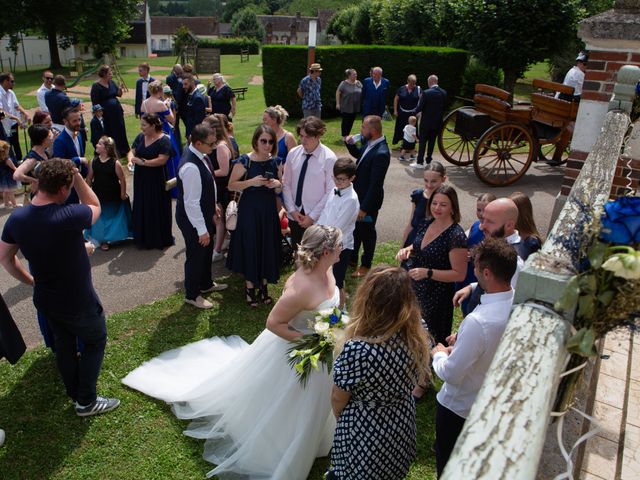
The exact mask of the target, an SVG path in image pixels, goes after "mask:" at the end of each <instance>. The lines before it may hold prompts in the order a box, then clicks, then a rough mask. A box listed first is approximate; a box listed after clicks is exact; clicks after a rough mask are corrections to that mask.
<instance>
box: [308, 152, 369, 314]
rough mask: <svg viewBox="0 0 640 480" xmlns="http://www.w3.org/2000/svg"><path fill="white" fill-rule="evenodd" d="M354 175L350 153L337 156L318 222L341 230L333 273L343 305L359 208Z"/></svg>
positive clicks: (354, 170)
mask: <svg viewBox="0 0 640 480" xmlns="http://www.w3.org/2000/svg"><path fill="white" fill-rule="evenodd" d="M354 178H356V162H354V161H353V160H352V159H351V158H350V157H340V158H338V159H337V160H336V162H335V164H334V165H333V181H334V182H335V184H336V188H335V189H334V190H333V192H332V193H331V194H330V195H329V198H328V199H327V203H326V204H325V206H324V209H323V210H322V213H321V214H320V218H319V219H318V222H317V223H318V224H319V225H326V226H328V227H337V228H339V229H340V230H342V252H341V253H340V261H339V262H338V263H335V264H334V265H333V276H334V277H335V278H336V285H337V287H338V288H339V289H340V306H343V305H344V301H345V295H344V277H345V275H346V273H347V267H348V266H349V259H350V258H351V251H352V250H353V231H354V230H355V228H356V220H357V218H358V211H359V210H360V202H359V201H358V194H357V193H356V192H355V190H354V189H353V184H352V182H353V179H354Z"/></svg>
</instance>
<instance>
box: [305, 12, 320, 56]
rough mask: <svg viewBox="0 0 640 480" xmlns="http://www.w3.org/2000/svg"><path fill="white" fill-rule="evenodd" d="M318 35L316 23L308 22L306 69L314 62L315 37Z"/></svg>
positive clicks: (314, 21)
mask: <svg viewBox="0 0 640 480" xmlns="http://www.w3.org/2000/svg"><path fill="white" fill-rule="evenodd" d="M317 33H318V21H317V20H309V51H308V53H307V67H309V66H311V64H312V63H314V62H315V61H316V36H317Z"/></svg>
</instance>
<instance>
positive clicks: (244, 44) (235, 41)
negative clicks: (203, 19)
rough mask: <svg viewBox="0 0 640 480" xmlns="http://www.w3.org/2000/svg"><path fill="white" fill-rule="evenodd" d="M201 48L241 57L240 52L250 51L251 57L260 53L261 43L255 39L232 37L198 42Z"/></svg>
mask: <svg viewBox="0 0 640 480" xmlns="http://www.w3.org/2000/svg"><path fill="white" fill-rule="evenodd" d="M198 47H200V48H219V49H220V54H221V55H234V54H235V55H240V50H244V49H247V48H248V49H249V53H250V54H251V55H258V54H259V53H260V42H258V40H256V39H255V38H247V37H231V38H216V39H215V40H212V39H206V38H205V39H202V40H200V41H199V42H198Z"/></svg>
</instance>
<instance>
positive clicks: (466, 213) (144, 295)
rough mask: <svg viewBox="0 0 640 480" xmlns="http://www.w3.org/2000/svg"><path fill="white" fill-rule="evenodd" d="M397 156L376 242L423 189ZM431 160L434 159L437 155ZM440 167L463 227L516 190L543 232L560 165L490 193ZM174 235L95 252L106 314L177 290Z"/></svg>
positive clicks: (30, 324) (14, 295)
mask: <svg viewBox="0 0 640 480" xmlns="http://www.w3.org/2000/svg"><path fill="white" fill-rule="evenodd" d="M396 154H397V153H396V152H394V158H393V159H392V161H391V167H390V168H389V172H388V173H387V177H386V180H385V201H384V205H383V207H382V210H381V212H380V215H379V217H378V224H377V225H378V228H377V230H378V241H379V242H386V241H390V240H398V241H399V240H400V238H401V236H402V230H403V228H404V226H405V224H406V222H407V220H408V217H409V213H410V210H411V204H410V201H409V194H410V193H411V191H412V190H414V189H415V188H420V187H421V186H422V171H421V170H416V171H413V170H412V169H411V168H409V167H408V166H407V165H406V164H404V163H400V162H398V161H397V160H396V158H395V155H396ZM435 157H436V159H438V155H436V156H435ZM443 163H444V164H445V165H446V166H447V173H448V176H449V181H450V183H451V184H453V185H454V186H455V187H456V190H457V192H458V196H459V200H460V205H461V210H462V222H461V224H462V226H463V228H465V229H467V228H469V226H470V225H471V223H473V221H475V219H476V217H475V207H476V202H475V199H476V197H477V196H478V195H480V194H481V193H484V192H487V191H492V192H493V193H494V194H495V195H496V196H498V197H500V196H506V195H509V194H510V193H512V192H514V191H521V192H524V193H526V194H527V195H529V197H530V198H531V200H532V203H533V206H534V216H535V220H536V223H537V225H538V228H539V229H540V231H541V232H540V233H542V234H543V235H545V234H546V233H547V228H548V226H549V220H550V216H551V212H552V210H553V204H554V199H555V196H556V194H557V193H558V192H559V190H560V185H561V183H562V173H563V167H549V166H547V165H546V164H533V165H532V167H531V168H530V170H529V171H528V172H527V173H526V175H525V176H524V177H523V178H522V179H520V180H519V181H518V182H517V183H516V184H515V185H514V186H511V187H506V188H492V189H490V188H489V187H487V186H486V185H484V184H483V183H481V182H480V181H479V180H477V179H476V177H475V174H474V172H473V167H472V166H469V167H455V166H453V165H449V164H447V163H446V162H444V161H443ZM129 188H131V182H129ZM19 201H20V200H19ZM9 214H10V211H9V210H6V209H0V227H3V226H4V223H5V221H6V219H7V218H8V216H9ZM43 233H45V234H46V232H43ZM174 236H175V238H176V244H175V245H174V246H173V247H171V248H168V249H166V250H164V251H158V250H153V251H144V250H138V249H136V248H135V247H134V246H132V245H127V246H122V247H113V248H112V249H111V250H109V251H108V252H103V251H100V250H99V249H98V250H96V252H95V254H94V255H93V256H92V257H91V264H92V266H93V270H92V274H93V281H94V285H95V288H96V291H97V292H98V295H99V297H100V299H101V300H102V303H103V305H104V308H105V311H106V313H107V314H110V313H114V312H119V311H123V310H129V309H131V308H133V307H135V306H137V305H140V304H144V303H151V302H153V301H156V300H158V299H161V298H163V297H166V296H167V295H169V294H171V293H174V292H175V291H177V290H180V289H181V288H182V280H183V262H184V242H183V240H182V236H181V235H180V232H179V230H178V228H177V226H176V225H175V223H174ZM216 265H221V263H218V264H216ZM216 268H222V267H216ZM0 271H1V273H0V292H1V293H2V296H3V297H4V299H5V301H6V302H7V304H8V306H9V308H10V310H11V312H12V314H13V317H14V318H15V320H16V322H17V324H18V327H19V328H20V330H21V332H22V334H23V336H24V339H25V342H26V343H27V345H28V346H29V347H34V346H37V345H39V344H41V343H42V339H41V336H40V331H39V329H38V324H37V321H36V312H35V308H34V306H33V303H32V301H31V295H32V288H31V287H29V286H27V285H22V284H19V283H18V282H17V281H16V280H15V279H13V278H12V277H11V276H10V275H8V274H7V273H6V271H4V270H0Z"/></svg>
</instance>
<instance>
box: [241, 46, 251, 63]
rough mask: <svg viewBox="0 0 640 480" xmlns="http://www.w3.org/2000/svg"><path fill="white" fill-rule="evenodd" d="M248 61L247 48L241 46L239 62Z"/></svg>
mask: <svg viewBox="0 0 640 480" xmlns="http://www.w3.org/2000/svg"><path fill="white" fill-rule="evenodd" d="M248 61H249V49H248V48H243V49H241V50H240V63H244V62H248Z"/></svg>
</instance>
